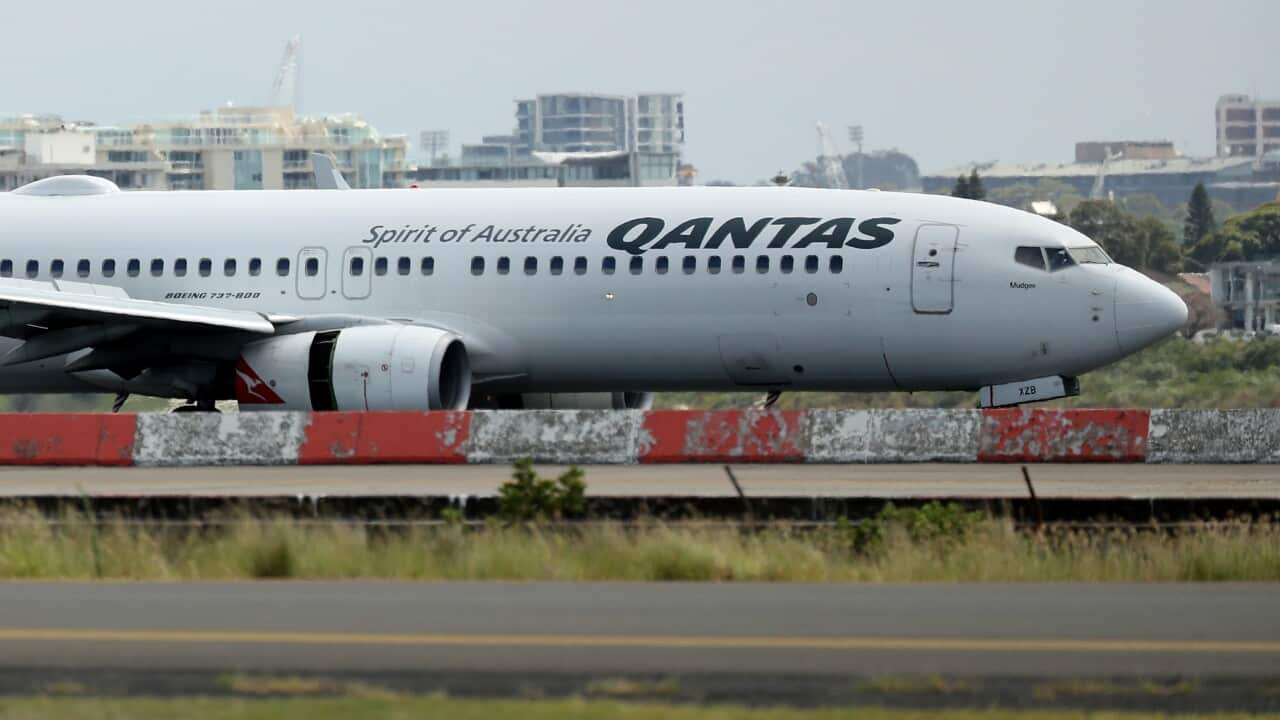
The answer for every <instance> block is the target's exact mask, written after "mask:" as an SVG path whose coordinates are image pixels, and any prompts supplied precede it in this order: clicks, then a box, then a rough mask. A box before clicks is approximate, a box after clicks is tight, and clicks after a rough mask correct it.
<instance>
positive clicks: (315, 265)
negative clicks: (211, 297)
mask: <svg viewBox="0 0 1280 720" xmlns="http://www.w3.org/2000/svg"><path fill="white" fill-rule="evenodd" d="M302 272H304V273H306V274H307V277H315V276H317V275H319V274H320V259H319V258H313V257H309V258H307V262H306V264H305V265H303V266H302ZM200 274H201V275H203V274H204V261H203V260H202V261H200Z"/></svg>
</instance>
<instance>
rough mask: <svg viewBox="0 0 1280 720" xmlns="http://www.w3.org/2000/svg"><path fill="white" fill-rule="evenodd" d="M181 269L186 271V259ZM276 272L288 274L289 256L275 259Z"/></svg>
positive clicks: (283, 275)
mask: <svg viewBox="0 0 1280 720" xmlns="http://www.w3.org/2000/svg"><path fill="white" fill-rule="evenodd" d="M182 270H183V272H186V270H187V261H186V260H183V261H182ZM276 274H277V275H279V276H280V277H288V275H289V258H280V259H279V260H276Z"/></svg>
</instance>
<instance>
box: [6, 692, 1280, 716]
mask: <svg viewBox="0 0 1280 720" xmlns="http://www.w3.org/2000/svg"><path fill="white" fill-rule="evenodd" d="M1103 716H1105V717H1109V718H1116V720H1146V719H1148V718H1161V717H1168V716H1165V715H1159V714H1138V713H1123V712H1108V713H1104V714H1103V713H1097V712H1088V711H1071V710H1058V711H1042V710H1035V711H1025V710H996V709H982V710H888V709H881V708H832V709H817V710H798V709H789V708H767V709H749V708H742V707H735V706H723V705H722V706H714V705H713V706H706V705H686V706H680V705H662V704H653V703H622V702H613V701H595V700H535V701H518V700H455V699H449V698H444V697H432V696H428V697H406V696H387V697H346V698H331V699H329V698H326V699H316V698H306V699H240V698H172V699H151V698H144V699H116V698H47V697H34V698H4V699H0V720H9V719H14V720H16V719H17V718H23V719H25V718H47V717H56V718H63V719H65V720H107V719H108V718H110V719H113V720H114V719H115V718H134V719H136V720H150V719H152V718H154V719H156V720H160V719H162V718H163V719H164V720H168V719H169V718H176V717H181V718H192V719H194V720H223V719H227V720H231V719H235V720H256V719H257V718H264V719H265V718H273V719H283V720H288V719H289V718H305V719H306V720H327V719H328V718H335V719H337V718H343V719H345V718H351V717H378V718H406V719H407V718H431V717H447V718H455V719H458V720H480V719H482V718H509V717H519V718H524V719H526V720H539V719H541V718H548V719H551V718H556V719H557V720H559V719H568V720H595V719H596V718H618V719H621V720H633V719H639V718H669V719H672V720H682V719H684V718H689V719H690V720H692V719H693V718H698V719H700V720H703V719H705V720H728V719H730V718H745V719H747V720H790V719H791V718H807V719H831V720H835V719H837V718H858V720H912V719H915V718H938V719H939V720H978V718H982V719H983V720H1076V719H1077V718H1079V719H1082V720H1083V719H1084V718H1098V717H1103ZM1177 717H1178V718H1179V720H1195V719H1196V718H1201V717H1205V718H1207V717H1214V718H1232V717H1241V718H1243V717H1250V718H1267V717H1271V718H1276V717H1280V716H1275V715H1272V716H1266V715H1248V716H1246V715H1226V714H1221V715H1193V714H1186V715H1184V714H1179V715H1178V716H1177Z"/></svg>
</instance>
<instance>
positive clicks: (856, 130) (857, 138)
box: [849, 125, 863, 190]
mask: <svg viewBox="0 0 1280 720" xmlns="http://www.w3.org/2000/svg"><path fill="white" fill-rule="evenodd" d="M849 142H851V143H853V145H854V147H856V148H857V153H858V154H857V155H856V156H854V160H855V162H856V166H857V168H858V177H857V179H856V180H855V184H854V187H856V188H858V189H859V190H861V189H862V187H863V182H862V126H861V125H850V126H849Z"/></svg>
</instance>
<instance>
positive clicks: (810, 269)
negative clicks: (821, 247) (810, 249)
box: [804, 255, 818, 275]
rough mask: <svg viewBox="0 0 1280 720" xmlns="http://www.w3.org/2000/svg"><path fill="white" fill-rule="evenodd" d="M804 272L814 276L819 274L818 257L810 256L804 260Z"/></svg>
mask: <svg viewBox="0 0 1280 720" xmlns="http://www.w3.org/2000/svg"><path fill="white" fill-rule="evenodd" d="M804 271H805V272H807V273H809V274H810V275H812V274H813V273H816V272H818V256H817V255H808V256H806V257H805V259H804Z"/></svg>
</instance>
